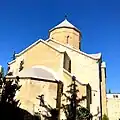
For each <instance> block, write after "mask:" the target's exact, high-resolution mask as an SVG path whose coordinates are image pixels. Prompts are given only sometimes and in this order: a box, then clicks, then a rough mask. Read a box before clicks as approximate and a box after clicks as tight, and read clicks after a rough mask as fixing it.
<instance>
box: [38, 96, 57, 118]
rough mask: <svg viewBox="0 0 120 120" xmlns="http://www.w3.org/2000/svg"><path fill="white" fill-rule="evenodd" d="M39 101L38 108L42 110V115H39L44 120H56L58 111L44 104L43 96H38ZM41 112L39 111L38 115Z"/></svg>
mask: <svg viewBox="0 0 120 120" xmlns="http://www.w3.org/2000/svg"><path fill="white" fill-rule="evenodd" d="M37 99H39V100H40V107H42V108H44V112H45V113H44V114H43V113H42V114H41V115H42V116H43V118H44V119H45V120H58V116H59V113H58V109H57V108H53V107H51V106H50V105H49V104H46V103H45V101H44V95H43V94H42V95H39V96H38V98H37ZM41 112H43V111H40V110H39V114H40V113H41Z"/></svg>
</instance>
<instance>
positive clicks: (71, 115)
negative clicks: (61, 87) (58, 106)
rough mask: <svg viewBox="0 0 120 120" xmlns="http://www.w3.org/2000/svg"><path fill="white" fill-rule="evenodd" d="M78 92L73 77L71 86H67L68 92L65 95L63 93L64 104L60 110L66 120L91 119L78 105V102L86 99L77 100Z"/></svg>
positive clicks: (86, 110) (88, 113)
mask: <svg viewBox="0 0 120 120" xmlns="http://www.w3.org/2000/svg"><path fill="white" fill-rule="evenodd" d="M78 92H79V90H78V89H77V85H76V78H75V77H73V78H72V83H71V85H69V86H68V90H67V91H66V93H63V96H64V97H65V99H64V101H66V104H62V109H63V111H64V113H65V116H66V118H67V120H81V119H82V120H85V119H89V118H91V117H92V115H91V113H90V111H89V110H88V109H86V108H84V107H82V106H81V105H80V102H81V101H83V100H85V99H86V97H82V98H79V97H78V96H77V93H78Z"/></svg>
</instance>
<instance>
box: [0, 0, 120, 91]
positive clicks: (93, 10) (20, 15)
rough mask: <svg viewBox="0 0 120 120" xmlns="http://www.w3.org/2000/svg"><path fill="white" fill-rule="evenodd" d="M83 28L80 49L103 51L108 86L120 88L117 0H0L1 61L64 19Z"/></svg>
mask: <svg viewBox="0 0 120 120" xmlns="http://www.w3.org/2000/svg"><path fill="white" fill-rule="evenodd" d="M65 14H67V16H68V20H69V21H71V22H72V23H73V24H74V25H75V26H76V27H78V28H79V29H80V30H81V31H82V35H83V39H82V50H83V51H85V52H87V53H97V52H102V54H103V60H105V61H106V63H107V89H109V88H110V89H111V90H112V91H113V92H120V0H0V45H1V46H0V56H1V57H0V64H1V65H3V66H4V67H5V69H6V67H7V62H8V61H10V60H11V56H12V53H13V51H16V52H20V51H21V50H23V49H24V48H26V47H27V46H29V45H30V44H31V43H33V42H35V41H36V40H37V39H38V38H43V39H46V38H47V37H48V30H49V29H50V28H52V27H53V26H55V25H56V24H58V23H59V22H60V21H62V20H63V19H64V16H65Z"/></svg>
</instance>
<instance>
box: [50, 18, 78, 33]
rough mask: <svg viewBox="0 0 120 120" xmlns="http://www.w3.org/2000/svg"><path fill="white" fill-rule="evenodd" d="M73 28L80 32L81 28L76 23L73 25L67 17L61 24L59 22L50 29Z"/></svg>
mask: <svg viewBox="0 0 120 120" xmlns="http://www.w3.org/2000/svg"><path fill="white" fill-rule="evenodd" d="M64 27H65V28H66V27H67V28H72V29H75V30H77V31H78V32H80V31H79V29H77V28H76V27H75V26H74V25H72V24H71V23H70V22H69V21H68V20H67V19H65V20H64V21H62V22H61V23H60V24H58V25H57V26H55V27H54V28H52V29H51V30H50V31H53V30H54V29H58V28H64Z"/></svg>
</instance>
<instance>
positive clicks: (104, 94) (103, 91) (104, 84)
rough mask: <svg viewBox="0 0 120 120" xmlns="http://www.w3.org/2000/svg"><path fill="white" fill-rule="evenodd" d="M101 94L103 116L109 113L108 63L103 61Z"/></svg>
mask: <svg viewBox="0 0 120 120" xmlns="http://www.w3.org/2000/svg"><path fill="white" fill-rule="evenodd" d="M101 80H102V81H101V95H102V116H103V115H104V114H106V115H107V98H106V64H105V62H102V63H101Z"/></svg>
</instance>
